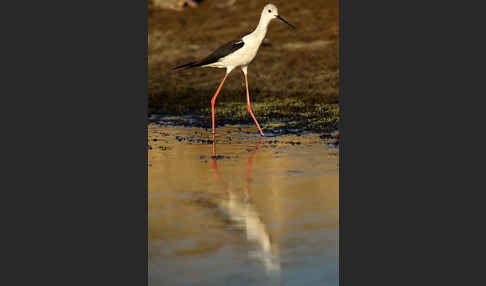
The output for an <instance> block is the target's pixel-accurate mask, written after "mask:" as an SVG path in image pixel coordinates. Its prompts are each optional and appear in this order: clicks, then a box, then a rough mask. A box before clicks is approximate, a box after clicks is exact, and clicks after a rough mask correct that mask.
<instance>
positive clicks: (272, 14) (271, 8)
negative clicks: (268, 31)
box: [261, 4, 295, 29]
mask: <svg viewBox="0 0 486 286" xmlns="http://www.w3.org/2000/svg"><path fill="white" fill-rule="evenodd" d="M261 18H262V19H265V20H266V21H265V22H267V23H268V22H270V21H271V20H273V19H279V20H280V21H282V22H284V23H285V24H287V25H289V26H290V27H292V28H294V29H295V26H294V25H292V24H290V23H289V22H287V21H286V20H285V19H284V18H282V17H280V15H279V14H278V8H277V6H275V5H273V4H267V5H265V7H263V11H262V16H261Z"/></svg>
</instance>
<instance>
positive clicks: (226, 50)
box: [174, 39, 245, 69]
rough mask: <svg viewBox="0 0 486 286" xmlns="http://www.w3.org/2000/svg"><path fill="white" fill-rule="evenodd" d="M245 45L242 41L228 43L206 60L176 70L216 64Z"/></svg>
mask: <svg viewBox="0 0 486 286" xmlns="http://www.w3.org/2000/svg"><path fill="white" fill-rule="evenodd" d="M244 45H245V43H244V42H243V40H241V39H240V40H235V41H231V42H228V43H226V44H224V45H222V46H221V47H219V48H217V49H216V50H215V51H214V52H212V53H211V54H210V55H209V56H207V57H205V58H204V59H202V60H200V61H197V62H190V63H188V64H184V65H181V66H178V67H175V68H174V69H181V68H193V67H200V66H204V65H209V64H212V63H215V62H217V61H218V60H219V59H221V58H224V57H226V56H227V55H229V54H231V53H233V52H235V51H236V50H238V49H241V47H243V46H244Z"/></svg>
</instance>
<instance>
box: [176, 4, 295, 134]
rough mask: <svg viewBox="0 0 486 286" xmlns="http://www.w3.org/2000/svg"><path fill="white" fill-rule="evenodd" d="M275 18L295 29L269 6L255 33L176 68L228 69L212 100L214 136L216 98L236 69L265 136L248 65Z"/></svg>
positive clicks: (263, 12) (273, 6)
mask: <svg viewBox="0 0 486 286" xmlns="http://www.w3.org/2000/svg"><path fill="white" fill-rule="evenodd" d="M275 18H276V19H279V20H281V21H282V22H284V23H286V24H287V25H289V26H290V27H292V28H294V29H295V27H294V26H293V25H292V24H290V23H289V22H287V21H286V20H285V19H284V18H282V17H280V15H279V14H278V9H277V7H276V6H275V5H273V4H267V5H266V6H265V7H264V8H263V11H262V15H261V16H260V22H259V23H258V26H257V27H256V29H255V30H254V31H253V32H251V33H250V34H248V35H246V36H244V37H243V38H241V39H238V40H235V41H231V42H228V43H226V44H224V45H222V46H221V47H219V48H218V49H216V50H215V51H214V52H213V53H211V54H210V55H209V56H207V57H206V58H204V59H202V60H199V61H194V62H190V63H187V64H184V65H181V66H178V67H175V68H174V69H182V68H193V67H215V68H226V74H225V76H224V78H223V80H222V81H221V83H220V84H219V87H218V89H217V90H216V93H215V94H214V96H213V98H212V99H211V116H212V122H213V132H212V133H213V134H214V103H215V102H216V97H217V96H218V94H219V91H220V90H221V87H222V86H223V83H224V81H225V80H226V77H228V74H229V73H230V72H231V71H232V70H233V69H234V68H236V67H241V70H242V71H243V74H244V76H245V85H246V103H247V106H248V112H250V114H251V117H253V120H254V121H255V124H256V126H257V127H258V131H260V134H261V135H262V136H264V135H263V131H262V129H261V128H260V124H258V121H257V120H256V118H255V115H253V111H252V110H251V106H250V94H249V91H248V78H247V72H248V64H249V63H250V62H251V61H252V60H253V59H254V58H255V56H256V53H257V51H258V48H260V45H261V43H262V41H263V39H264V38H265V35H266V33H267V28H268V24H270V21H272V20H273V19H275Z"/></svg>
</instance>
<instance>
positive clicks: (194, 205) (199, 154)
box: [148, 123, 339, 285]
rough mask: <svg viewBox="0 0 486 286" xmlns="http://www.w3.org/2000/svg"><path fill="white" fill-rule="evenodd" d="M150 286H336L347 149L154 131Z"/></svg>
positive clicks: (236, 133) (313, 137) (292, 139)
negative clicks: (342, 161) (341, 168)
mask: <svg viewBox="0 0 486 286" xmlns="http://www.w3.org/2000/svg"><path fill="white" fill-rule="evenodd" d="M148 130H149V131H148V133H149V145H150V147H149V153H148V161H149V168H148V172H149V174H148V176H149V202H148V203H149V205H148V209H149V214H148V215H149V241H148V244H149V261H148V263H149V277H148V278H149V285H337V284H338V263H339V261H338V213H339V212H338V201H339V198H338V189H339V185H338V181H339V180H338V176H339V174H338V161H339V160H338V149H337V148H336V147H335V146H334V147H333V146H332V145H329V144H326V142H325V141H324V140H323V139H321V138H319V136H318V135H317V134H304V135H301V136H297V135H282V136H273V134H271V133H266V134H265V135H268V137H267V136H266V137H264V138H261V137H259V136H258V134H257V130H256V128H255V127H254V126H229V127H224V128H218V129H217V134H216V136H215V138H214V139H215V140H214V141H212V137H211V135H210V133H209V131H208V130H205V129H202V128H189V127H177V126H163V125H158V124H154V123H152V124H150V125H149V127H148Z"/></svg>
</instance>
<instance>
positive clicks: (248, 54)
mask: <svg viewBox="0 0 486 286" xmlns="http://www.w3.org/2000/svg"><path fill="white" fill-rule="evenodd" d="M243 42H244V43H245V45H244V46H243V47H241V48H240V49H238V50H237V51H235V52H234V53H232V54H230V55H227V56H226V57H224V58H222V59H221V60H220V62H221V63H223V64H224V65H226V66H233V67H238V66H246V65H248V64H249V63H250V62H251V61H252V60H253V59H254V58H255V56H256V54H257V52H258V49H259V48H260V44H261V40H258V39H255V38H254V37H251V36H250V35H247V36H245V37H243Z"/></svg>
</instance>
